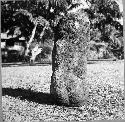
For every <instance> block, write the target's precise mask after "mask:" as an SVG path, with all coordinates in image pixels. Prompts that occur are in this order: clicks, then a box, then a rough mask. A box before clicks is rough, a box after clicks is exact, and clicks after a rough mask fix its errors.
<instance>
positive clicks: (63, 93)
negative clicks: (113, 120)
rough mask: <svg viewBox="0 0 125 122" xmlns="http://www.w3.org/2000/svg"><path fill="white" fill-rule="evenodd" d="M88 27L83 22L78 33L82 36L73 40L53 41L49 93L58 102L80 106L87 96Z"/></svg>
mask: <svg viewBox="0 0 125 122" xmlns="http://www.w3.org/2000/svg"><path fill="white" fill-rule="evenodd" d="M84 21H86V20H84ZM88 29H89V25H88V24H87V23H84V28H82V33H81V34H80V35H82V36H79V39H77V40H75V42H74V41H73V40H69V39H64V40H57V41H55V43H54V48H53V51H52V71H53V73H52V76H51V86H50V93H51V94H52V96H53V98H54V99H55V102H57V103H58V104H63V105H66V106H82V105H83V104H84V103H85V100H86V99H87V97H88V90H87V83H86V72H87V56H86V55H87V43H88V41H89V40H90V36H89V30H88ZM78 30H79V28H78ZM83 30H84V32H83Z"/></svg>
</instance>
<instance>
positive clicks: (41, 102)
mask: <svg viewBox="0 0 125 122" xmlns="http://www.w3.org/2000/svg"><path fill="white" fill-rule="evenodd" d="M87 67H88V74H87V75H88V76H87V83H88V84H89V99H88V101H87V102H86V105H84V106H82V107H79V108H77V107H76V108H72V107H64V106H58V105H55V104H54V103H53V100H52V98H51V96H50V94H49V90H50V89H49V87H50V79H51V74H52V70H51V66H50V65H48V66H19V67H3V68H2V87H3V89H2V94H3V96H2V102H3V103H2V107H3V120H4V121H5V122H11V121H13V122H21V121H22V122H34V121H35V122H37V121H40V120H46V121H47V120H53V121H57V120H58V121H61V120H64V121H71V120H75V121H80V120H82V121H84V120H85V121H86V120H112V119H116V120H121V119H125V110H124V105H125V104H124V103H125V99H124V94H123V92H124V62H123V61H114V62H113V61H111V62H110V61H109V62H98V63H95V64H88V66H87Z"/></svg>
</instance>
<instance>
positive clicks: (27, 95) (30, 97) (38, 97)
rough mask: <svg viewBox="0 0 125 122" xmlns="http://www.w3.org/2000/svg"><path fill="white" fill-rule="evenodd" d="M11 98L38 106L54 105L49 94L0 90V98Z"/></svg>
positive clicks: (18, 89) (20, 90)
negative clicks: (0, 93) (0, 94)
mask: <svg viewBox="0 0 125 122" xmlns="http://www.w3.org/2000/svg"><path fill="white" fill-rule="evenodd" d="M5 95H8V96H11V97H15V98H20V99H21V100H27V101H29V102H31V101H32V102H36V103H39V104H47V105H56V102H55V101H54V99H53V96H52V95H51V94H49V93H42V92H34V91H32V90H30V89H28V90H27V89H21V88H17V89H12V88H2V96H5Z"/></svg>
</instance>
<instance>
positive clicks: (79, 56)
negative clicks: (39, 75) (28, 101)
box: [15, 0, 90, 106]
mask: <svg viewBox="0 0 125 122" xmlns="http://www.w3.org/2000/svg"><path fill="white" fill-rule="evenodd" d="M24 2H25V4H24V5H22V6H21V7H22V8H21V9H20V8H19V5H18V4H19V3H16V2H15V4H17V6H18V9H17V11H18V12H19V13H22V14H23V15H25V16H29V19H30V20H31V22H33V23H34V27H33V30H32V33H31V36H30V39H29V41H28V44H27V50H28V47H29V46H30V44H31V43H32V41H33V38H34V36H35V32H36V30H37V27H38V24H39V25H42V31H41V32H40V35H39V36H40V37H41V38H42V37H43V36H44V32H45V30H46V29H47V28H51V29H52V30H53V33H54V40H53V41H54V47H53V51H52V71H53V73H52V76H51V85H50V93H51V95H52V96H53V98H54V100H55V102H57V103H58V104H64V105H68V106H81V105H83V104H84V102H85V99H87V96H88V90H87V83H86V72H87V58H86V54H87V45H88V42H89V40H90V34H89V19H88V16H87V14H86V13H85V12H84V10H80V11H78V12H77V13H69V12H68V11H69V10H71V9H72V8H74V7H77V6H78V5H79V3H78V2H77V1H74V0H36V1H34V0H27V1H25V0H24ZM31 8H32V9H31ZM39 21H40V22H39ZM76 23H77V26H76ZM27 52H28V51H27Z"/></svg>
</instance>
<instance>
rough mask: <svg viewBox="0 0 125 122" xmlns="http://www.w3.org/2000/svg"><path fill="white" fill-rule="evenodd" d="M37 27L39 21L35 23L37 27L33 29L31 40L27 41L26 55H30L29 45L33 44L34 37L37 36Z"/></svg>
mask: <svg viewBox="0 0 125 122" xmlns="http://www.w3.org/2000/svg"><path fill="white" fill-rule="evenodd" d="M36 28H37V23H36V24H35V27H34V28H33V31H32V35H31V37H30V40H29V42H28V43H27V47H26V52H25V55H26V56H27V55H28V52H29V46H30V45H31V43H32V41H33V39H34V36H35V32H36Z"/></svg>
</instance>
